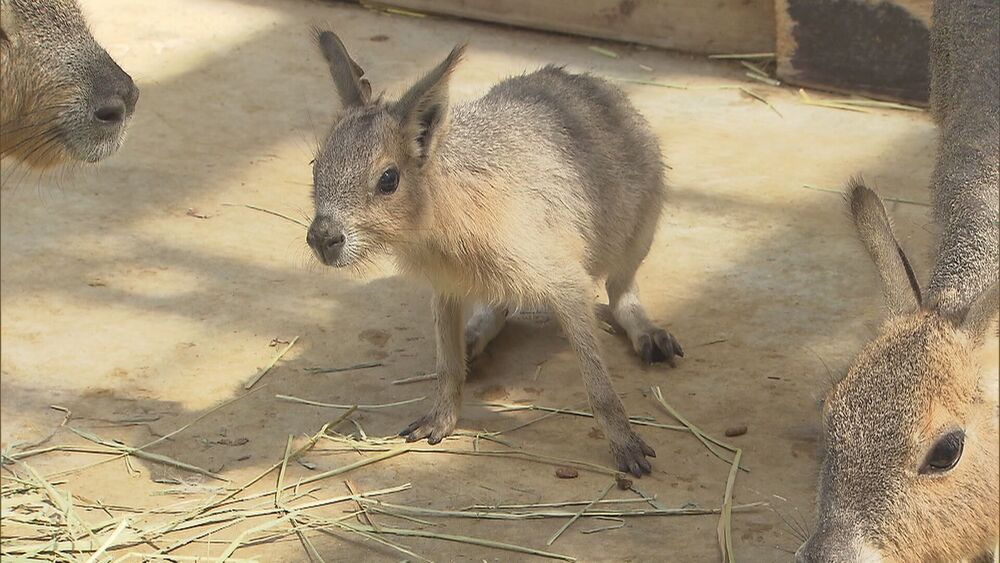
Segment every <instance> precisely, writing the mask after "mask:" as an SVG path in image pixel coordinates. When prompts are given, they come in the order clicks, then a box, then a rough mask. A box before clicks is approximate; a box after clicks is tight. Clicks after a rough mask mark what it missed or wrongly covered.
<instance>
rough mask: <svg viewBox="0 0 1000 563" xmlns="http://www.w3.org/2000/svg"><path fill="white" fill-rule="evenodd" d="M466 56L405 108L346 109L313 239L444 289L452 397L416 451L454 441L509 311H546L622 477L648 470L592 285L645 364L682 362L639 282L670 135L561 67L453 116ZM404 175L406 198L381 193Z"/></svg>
mask: <svg viewBox="0 0 1000 563" xmlns="http://www.w3.org/2000/svg"><path fill="white" fill-rule="evenodd" d="M461 55H462V49H461V48H456V50H454V51H452V53H451V54H450V55H449V56H448V57H447V58H446V59H445V60H444V61H443V62H442V63H441V64H439V65H438V66H437V67H436V68H435V69H433V70H432V71H431V72H430V73H428V74H427V75H426V76H425V77H424V78H423V79H421V80H420V81H418V82H417V83H416V84H415V85H414V86H413V87H412V88H411V89H410V90H409V91H407V92H406V93H405V94H403V96H402V97H401V98H400V100H399V101H398V102H382V101H375V102H371V103H369V104H367V105H364V106H360V107H358V106H354V107H346V108H345V110H344V113H343V115H342V116H341V118H340V119H339V120H338V122H337V123H336V125H335V126H334V127H333V130H332V132H331V133H330V135H329V136H328V137H327V139H326V142H325V143H324V145H323V148H322V149H321V150H320V153H319V155H318V157H317V159H316V162H315V165H314V169H313V175H314V203H315V210H316V217H315V219H314V222H313V226H312V227H311V229H310V235H309V237H308V241H309V244H310V246H312V247H313V249H314V251H315V252H316V255H317V257H318V258H319V259H320V260H321V261H323V262H324V263H326V264H329V265H334V266H352V267H358V266H359V265H360V264H364V263H365V262H366V261H368V260H369V259H370V257H371V256H372V255H373V254H374V253H377V252H381V251H388V252H389V253H391V254H392V255H393V256H394V257H395V259H396V261H397V263H398V265H399V266H400V268H401V269H402V270H403V271H404V272H408V273H411V274H415V275H417V276H420V277H423V278H426V279H428V280H429V281H430V282H431V284H432V285H433V287H434V289H435V293H436V296H435V299H434V303H435V305H434V311H435V325H436V330H437V334H438V338H437V346H438V365H437V371H438V374H439V378H438V381H439V390H438V398H437V400H436V402H435V406H434V407H433V408H432V410H431V412H430V413H429V414H428V415H427V416H425V417H423V418H421V419H420V420H417V421H416V422H414V423H413V424H411V425H410V426H409V427H407V429H406V430H404V432H403V433H402V434H403V435H406V436H407V438H408V439H409V440H418V439H423V438H427V439H428V441H429V442H431V443H436V442H437V441H440V440H441V439H442V438H443V437H444V436H447V435H448V434H450V433H451V432H452V431H453V429H454V427H455V423H456V420H457V416H458V407H459V403H460V398H461V389H462V384H463V382H464V379H465V375H466V359H467V358H466V355H467V354H469V355H472V354H476V353H479V352H480V351H482V349H483V348H484V347H485V346H486V344H487V343H488V342H489V340H490V339H491V338H493V337H494V336H495V335H496V334H497V333H499V332H500V330H501V328H502V326H503V324H504V322H505V319H506V315H507V310H508V308H517V307H523V306H532V307H534V306H542V307H548V308H550V309H551V310H553V311H554V313H555V316H556V317H557V318H558V319H559V321H560V323H561V325H562V327H563V329H564V331H565V332H566V335H567V337H568V338H569V341H570V343H571V345H572V346H573V348H574V350H576V352H577V356H578V358H579V361H580V368H581V371H582V373H583V380H584V384H585V386H586V388H587V392H588V396H589V398H590V402H591V406H592V409H593V411H594V414H595V416H596V418H597V420H598V421H599V422H600V424H601V425H602V426H603V427H604V429H605V431H606V434H607V435H608V437H609V440H610V442H611V449H612V452H613V454H614V457H615V460H616V462H617V465H618V467H619V468H620V469H622V470H625V471H631V472H632V473H634V474H636V475H641V474H642V473H648V472H649V470H650V466H649V463H648V461H646V459H645V458H646V456H652V455H654V454H653V450H652V449H651V448H650V447H649V446H647V445H646V444H645V443H644V442H643V441H642V439H641V438H640V437H639V436H638V435H637V434H636V433H635V432H633V431H632V429H631V428H630V426H629V423H628V418H627V416H626V414H625V409H624V407H623V406H622V404H621V401H620V399H619V398H618V396H617V394H616V393H615V391H614V389H613V388H612V386H611V381H610V378H609V376H608V372H607V368H606V367H605V365H604V363H603V361H602V360H601V357H600V350H599V348H598V342H597V338H596V335H595V322H594V312H593V304H592V303H591V299H592V287H593V283H594V281H595V280H597V279H601V278H607V288H608V293H609V295H610V298H611V310H612V312H613V314H614V315H615V317H616V320H618V322H619V324H620V325H621V326H623V327H625V328H626V330H627V332H628V334H629V337H630V339H631V341H632V345H633V347H634V348H635V350H636V351H637V353H639V354H640V355H642V356H643V357H644V358H645V359H647V360H649V361H652V360H657V359H666V360H668V361H671V362H672V361H673V359H674V357H675V356H680V355H682V354H683V352H682V351H681V349H680V346H679V345H677V343H676V340H674V339H673V337H672V336H671V335H670V334H669V333H667V332H666V331H664V330H662V329H659V328H657V327H655V326H654V325H653V324H652V323H651V322H650V321H649V319H648V317H647V315H646V313H645V311H644V310H643V308H642V305H641V304H640V303H639V300H638V290H637V289H636V287H635V282H634V276H635V272H636V270H637V269H638V267H639V265H640V263H641V262H642V260H643V258H644V257H645V256H646V253H647V252H648V250H649V247H650V244H651V242H652V240H653V235H654V233H655V230H656V226H657V222H658V219H659V216H660V212H661V208H662V206H663V200H664V194H665V186H664V178H663V169H664V166H663V162H662V157H661V154H660V148H659V144H658V143H657V140H656V137H655V136H654V135H653V134H652V132H651V131H650V129H649V127H648V125H647V123H646V122H645V120H644V119H643V118H642V117H641V116H640V115H639V114H638V112H636V110H635V109H634V108H633V107H632V105H631V104H630V103H629V101H628V100H627V98H626V97H625V95H624V94H623V93H622V92H621V91H620V90H618V89H617V88H615V87H614V86H612V85H611V84H609V83H608V82H606V81H604V80H601V79H599V78H596V77H593V76H589V75H576V74H570V73H568V72H566V71H564V70H563V69H561V68H557V67H552V66H549V67H545V68H543V69H541V70H539V71H536V72H533V73H530V74H525V75H522V76H517V77H514V78H510V79H507V80H504V81H502V82H500V83H499V84H497V85H495V86H494V87H493V88H492V89H491V90H490V91H489V92H488V93H487V94H486V95H485V96H483V97H482V98H479V99H477V100H474V101H471V102H469V103H466V104H460V105H456V106H450V104H449V103H448V95H447V90H448V88H447V84H448V79H449V77H450V75H451V73H452V71H453V69H454V67H455V65H456V64H457V62H458V60H459V59H460V57H461ZM340 64H341V65H342V66H349V65H351V61H350V57H349V56H347V55H346V54H345V55H344V56H343V57H341V59H340ZM342 72H343V71H342V70H341V69H337V68H334V69H333V73H334V75H335V76H336V75H338V74H340V73H342ZM392 166H395V167H396V168H398V170H399V178H400V179H399V184H398V190H396V191H395V192H394V193H392V194H391V195H387V194H383V193H380V192H379V191H377V188H376V186H377V185H379V182H380V180H379V179H380V177H382V176H383V173H384V171H386V170H388V169H389V168H390V167H392ZM330 241H336V242H335V243H332V244H331V243H330ZM470 308H474V309H475V312H474V314H473V315H472V319H471V320H470V321H469V323H468V324H467V325H466V326H465V328H464V329H462V318H463V312H464V311H465V310H467V309H470Z"/></svg>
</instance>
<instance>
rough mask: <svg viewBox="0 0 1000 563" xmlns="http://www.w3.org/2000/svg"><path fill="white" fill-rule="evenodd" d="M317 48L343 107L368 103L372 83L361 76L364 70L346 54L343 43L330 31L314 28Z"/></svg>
mask: <svg viewBox="0 0 1000 563" xmlns="http://www.w3.org/2000/svg"><path fill="white" fill-rule="evenodd" d="M313 32H314V33H315V35H316V42H317V43H319V50H320V51H321V52H322V53H323V58H325V59H326V64H327V65H329V67H330V76H332V77H333V83H334V84H335V85H336V86H337V93H338V94H339V95H340V101H341V103H342V104H343V105H344V106H345V107H361V106H365V105H368V102H369V101H370V100H371V97H372V85H371V84H370V83H369V82H368V79H367V78H363V76H364V74H365V71H364V69H362V68H361V66H360V65H359V64H358V63H356V62H354V59H352V58H351V56H350V55H349V54H347V48H346V47H344V43H343V42H342V41H341V40H340V38H339V37H337V34H335V33H334V32H332V31H324V30H321V29H318V28H317V29H314V30H313Z"/></svg>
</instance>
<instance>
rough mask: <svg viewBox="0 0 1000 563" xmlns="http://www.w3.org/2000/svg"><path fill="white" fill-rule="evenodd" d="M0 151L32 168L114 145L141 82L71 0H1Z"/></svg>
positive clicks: (97, 154)
mask: <svg viewBox="0 0 1000 563" xmlns="http://www.w3.org/2000/svg"><path fill="white" fill-rule="evenodd" d="M0 77H2V78H0V156H3V157H8V156H10V157H14V158H16V159H18V160H20V161H22V162H24V163H26V164H27V165H28V166H31V167H33V168H49V167H51V166H55V165H58V164H64V163H71V162H97V161H99V160H101V159H103V158H105V157H107V156H109V155H111V154H113V153H114V152H115V151H117V150H118V148H119V147H120V146H121V144H122V142H123V141H124V139H125V129H126V127H127V125H128V122H129V118H130V117H131V116H132V111H133V109H134V108H135V103H136V100H137V99H138V97H139V90H138V89H137V88H136V87H135V84H133V83H132V79H131V78H130V77H129V75H128V74H126V73H125V72H124V71H123V70H122V69H121V68H120V67H119V66H118V65H117V64H116V63H115V61H114V60H112V59H111V57H110V56H109V55H108V54H107V52H105V51H104V49H102V48H101V46H100V45H98V44H97V42H96V41H95V40H94V38H93V37H92V36H91V35H90V31H89V30H88V29H87V24H86V22H84V19H83V15H82V14H81V13H80V9H79V7H78V6H77V4H76V1H75V0H0Z"/></svg>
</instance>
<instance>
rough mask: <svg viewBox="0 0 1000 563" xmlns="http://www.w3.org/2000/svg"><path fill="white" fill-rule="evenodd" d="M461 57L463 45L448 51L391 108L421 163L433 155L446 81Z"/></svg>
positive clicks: (444, 115) (444, 110)
mask: <svg viewBox="0 0 1000 563" xmlns="http://www.w3.org/2000/svg"><path fill="white" fill-rule="evenodd" d="M463 53H465V45H464V44H463V45H458V46H456V47H455V48H454V49H452V50H451V53H449V54H448V56H447V57H446V58H445V59H444V60H443V61H441V63H440V64H438V65H437V66H436V67H434V69H433V70H431V71H430V72H428V73H427V75H426V76H424V77H423V78H421V79H420V80H419V81H418V82H417V83H416V84H414V85H413V86H412V87H410V89H409V90H407V91H406V93H405V94H403V96H402V97H401V98H400V99H399V101H397V102H396V103H395V104H394V105H393V107H392V113H393V115H395V116H396V118H398V119H399V121H400V123H401V125H402V127H403V131H404V134H405V135H406V136H407V137H408V138H409V139H411V140H412V143H413V151H412V152H413V153H414V156H416V157H417V158H418V159H419V160H421V161H423V160H426V159H427V157H428V156H429V155H430V154H431V153H432V152H433V150H434V148H435V147H436V146H437V142H438V141H439V140H440V137H441V136H442V134H443V133H444V129H445V127H446V124H447V123H448V79H449V77H450V76H451V73H452V72H453V71H454V70H455V66H457V65H458V62H459V61H460V60H461V59H462V55H463Z"/></svg>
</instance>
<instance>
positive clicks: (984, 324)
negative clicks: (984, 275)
mask: <svg viewBox="0 0 1000 563" xmlns="http://www.w3.org/2000/svg"><path fill="white" fill-rule="evenodd" d="M998 319H1000V282H998V281H994V282H993V283H992V284H990V286H989V287H987V288H986V289H985V290H983V292H982V293H980V294H979V296H978V297H976V299H975V301H973V302H972V305H970V306H969V310H968V311H966V313H965V318H964V319H963V320H962V330H963V331H965V333H966V334H968V335H969V336H971V337H972V339H973V341H975V342H983V341H985V340H986V339H988V338H989V337H990V336H991V333H992V335H993V336H996V335H997V331H998V330H1000V327H998V326H997V323H998Z"/></svg>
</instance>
